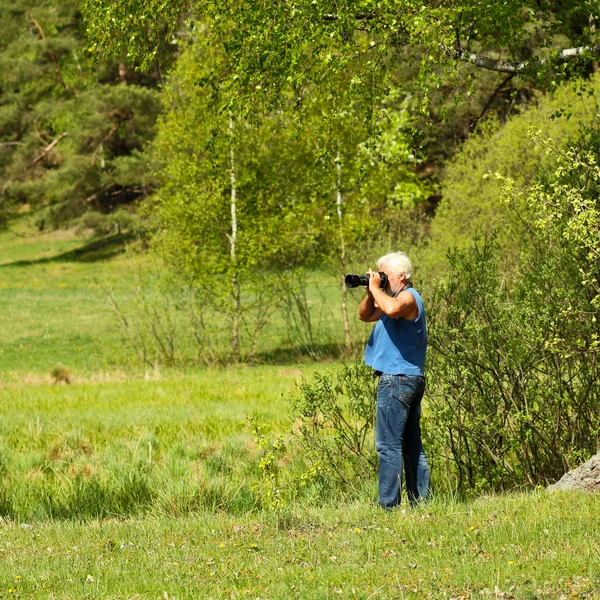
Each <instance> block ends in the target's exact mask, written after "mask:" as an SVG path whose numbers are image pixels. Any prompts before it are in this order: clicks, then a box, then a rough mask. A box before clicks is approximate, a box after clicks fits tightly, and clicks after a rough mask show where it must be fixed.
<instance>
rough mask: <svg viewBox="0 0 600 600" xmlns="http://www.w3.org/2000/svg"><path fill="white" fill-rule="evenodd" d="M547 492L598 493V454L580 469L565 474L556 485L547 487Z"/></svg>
mask: <svg viewBox="0 0 600 600" xmlns="http://www.w3.org/2000/svg"><path fill="white" fill-rule="evenodd" d="M548 490H550V491H552V492H555V491H559V490H588V491H590V492H600V452H599V453H598V454H596V455H595V456H592V458H590V460H588V461H587V462H585V463H583V464H582V465H581V466H580V467H577V468H576V469H573V470H572V471H569V472H568V473H565V474H564V475H563V476H562V477H561V478H560V479H559V480H558V481H557V482H556V483H554V484H552V485H549V486H548Z"/></svg>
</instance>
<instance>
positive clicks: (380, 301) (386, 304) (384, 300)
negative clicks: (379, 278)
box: [371, 288, 398, 316]
mask: <svg viewBox="0 0 600 600" xmlns="http://www.w3.org/2000/svg"><path fill="white" fill-rule="evenodd" d="M371 297H372V298H373V302H374V303H375V302H376V303H377V306H379V308H381V310H382V311H383V312H384V313H385V314H386V315H388V316H395V315H393V314H392V313H395V312H396V311H397V309H398V306H397V301H396V299H395V298H392V296H388V294H386V293H385V292H384V291H383V290H381V289H379V288H375V289H372V290H371Z"/></svg>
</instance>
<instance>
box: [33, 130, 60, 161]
mask: <svg viewBox="0 0 600 600" xmlns="http://www.w3.org/2000/svg"><path fill="white" fill-rule="evenodd" d="M68 135H69V133H68V132H67V131H65V132H64V133H61V134H60V135H59V136H58V137H56V138H54V140H53V141H52V142H50V143H49V144H48V145H47V146H46V147H45V148H44V150H43V151H42V153H41V154H40V155H39V156H38V157H37V158H34V159H33V162H32V163H31V164H32V165H35V164H36V163H38V162H40V160H42V158H44V156H46V154H48V152H50V151H51V150H52V148H54V146H56V144H58V142H60V140H62V139H63V138H65V137H67V136H68Z"/></svg>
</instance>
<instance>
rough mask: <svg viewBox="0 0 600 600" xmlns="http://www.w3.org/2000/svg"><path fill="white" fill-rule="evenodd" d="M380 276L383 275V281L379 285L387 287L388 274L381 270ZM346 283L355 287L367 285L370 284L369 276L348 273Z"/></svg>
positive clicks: (350, 286)
mask: <svg viewBox="0 0 600 600" xmlns="http://www.w3.org/2000/svg"><path fill="white" fill-rule="evenodd" d="M379 277H381V283H380V284H379V287H380V288H381V289H383V288H385V286H386V285H387V283H388V276H387V275H386V274H385V273H384V272H383V271H379ZM344 283H345V284H346V287H349V288H355V287H360V286H361V285H363V286H365V287H367V286H368V285H369V276H368V275H346V278H345V279H344Z"/></svg>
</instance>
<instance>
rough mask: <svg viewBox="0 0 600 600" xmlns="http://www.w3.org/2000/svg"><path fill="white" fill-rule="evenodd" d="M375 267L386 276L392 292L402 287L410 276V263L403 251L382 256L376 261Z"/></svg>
mask: <svg viewBox="0 0 600 600" xmlns="http://www.w3.org/2000/svg"><path fill="white" fill-rule="evenodd" d="M377 269H378V270H379V271H383V272H384V273H385V274H386V275H387V276H388V279H389V283H388V286H389V288H390V289H391V290H392V291H393V292H396V291H398V290H399V289H401V288H402V287H404V285H406V284H407V283H408V282H409V281H410V280H411V278H412V263H411V262H410V259H409V258H408V256H406V254H404V252H392V253H390V254H386V255H385V256H382V257H381V258H380V259H379V260H378V261H377Z"/></svg>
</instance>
